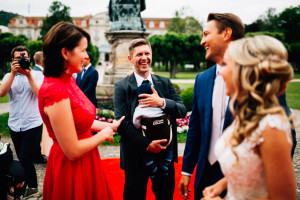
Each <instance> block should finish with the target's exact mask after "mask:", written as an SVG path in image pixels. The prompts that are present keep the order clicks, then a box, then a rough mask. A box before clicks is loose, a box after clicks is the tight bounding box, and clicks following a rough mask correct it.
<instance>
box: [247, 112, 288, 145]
mask: <svg viewBox="0 0 300 200" xmlns="http://www.w3.org/2000/svg"><path fill="white" fill-rule="evenodd" d="M267 125H269V126H270V127H271V128H276V129H278V130H282V131H284V132H285V133H286V136H287V140H288V142H289V143H290V144H292V143H293V142H292V139H291V125H290V122H289V121H288V120H287V119H285V118H284V117H283V116H281V115H280V114H274V115H271V114H269V115H267V116H265V117H264V118H263V119H262V120H261V121H260V123H259V125H258V128H257V129H256V130H255V131H254V133H253V134H252V136H251V138H250V140H251V141H252V142H253V144H254V145H260V144H261V143H263V142H264V139H263V138H262V137H261V132H262V131H263V130H264V129H265V128H266V126H267Z"/></svg>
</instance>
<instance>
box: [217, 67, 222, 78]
mask: <svg viewBox="0 0 300 200" xmlns="http://www.w3.org/2000/svg"><path fill="white" fill-rule="evenodd" d="M216 65H217V69H216V77H217V76H218V75H220V70H221V69H222V66H221V65H219V64H216Z"/></svg>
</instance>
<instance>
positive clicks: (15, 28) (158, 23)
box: [8, 12, 171, 61]
mask: <svg viewBox="0 0 300 200" xmlns="http://www.w3.org/2000/svg"><path fill="white" fill-rule="evenodd" d="M45 18H46V17H25V16H21V15H20V16H17V17H14V18H12V19H11V20H10V23H9V25H8V30H9V32H11V33H13V34H14V35H20V34H24V35H25V36H26V37H27V38H28V39H29V40H30V41H35V40H37V39H38V38H39V37H40V30H41V26H42V24H43V20H44V19H45ZM72 19H73V23H74V24H76V25H77V26H79V27H81V28H83V29H84V30H85V31H87V32H88V33H89V34H90V36H91V41H92V44H93V45H95V46H97V47H98V49H99V52H100V61H108V54H109V52H110V46H109V43H108V41H107V39H106V37H105V32H107V31H109V30H110V27H111V22H110V20H109V16H108V12H100V13H98V14H96V15H86V16H83V17H72ZM143 20H144V23H145V26H146V28H147V31H148V32H150V36H151V35H163V34H165V33H167V24H168V23H169V22H170V20H171V18H143Z"/></svg>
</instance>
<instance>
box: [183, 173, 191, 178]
mask: <svg viewBox="0 0 300 200" xmlns="http://www.w3.org/2000/svg"><path fill="white" fill-rule="evenodd" d="M181 174H182V175H186V176H189V177H191V176H192V174H190V173H187V172H181Z"/></svg>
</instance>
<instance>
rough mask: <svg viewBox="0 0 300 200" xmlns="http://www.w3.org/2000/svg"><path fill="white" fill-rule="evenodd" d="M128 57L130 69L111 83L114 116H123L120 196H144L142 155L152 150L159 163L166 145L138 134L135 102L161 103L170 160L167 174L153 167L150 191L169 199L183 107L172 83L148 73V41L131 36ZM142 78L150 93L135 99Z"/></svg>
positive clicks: (150, 105)
mask: <svg viewBox="0 0 300 200" xmlns="http://www.w3.org/2000/svg"><path fill="white" fill-rule="evenodd" d="M129 53H130V55H129V56H128V59H129V61H130V62H131V63H132V64H133V65H134V72H133V73H132V74H131V75H130V76H128V77H126V78H124V79H122V80H121V81H119V82H117V83H115V86H114V107H115V116H116V118H117V119H119V118H121V117H122V116H125V119H124V120H123V121H122V123H121V125H120V126H119V128H118V133H119V134H120V135H121V138H120V159H121V168H122V169H123V170H125V185H124V194H123V198H124V199H125V200H126V199H139V200H143V199H146V192H147V183H148V179H149V173H148V172H147V169H146V166H145V163H144V162H143V155H144V154H145V152H146V151H150V152H152V153H154V162H157V163H161V162H162V159H161V158H160V154H159V152H160V151H162V150H164V149H166V148H170V146H169V147H165V146H162V144H161V143H165V142H166V141H167V140H166V139H162V140H152V141H151V140H150V139H148V138H146V137H144V136H143V135H142V131H141V129H136V128H135V126H134V125H133V121H132V120H133V113H134V110H135V108H136V107H137V105H138V103H140V104H146V105H145V107H161V108H162V109H163V110H164V112H165V113H166V114H167V115H168V117H169V119H170V122H171V124H172V132H173V143H172V145H173V146H172V147H173V160H172V162H171V165H170V167H169V169H168V174H167V175H166V174H164V173H162V171H161V170H159V168H158V171H157V175H155V178H154V179H153V180H152V191H153V193H154V194H155V196H156V199H158V200H159V199H163V200H171V199H173V193H174V188H175V170H174V161H175V162H177V130H176V129H177V125H176V118H182V117H185V115H186V108H185V106H184V104H183V102H182V100H181V98H180V96H179V95H178V94H177V93H176V91H175V88H174V86H173V85H172V83H171V81H170V80H169V79H168V78H165V77H161V76H157V75H154V74H151V73H150V67H151V62H152V50H151V46H150V43H149V42H148V41H147V40H145V39H135V40H133V41H132V42H131V44H130V46H129ZM144 80H148V81H149V82H150V83H151V84H152V85H153V86H154V87H155V89H154V87H153V86H152V91H153V94H142V95H139V97H145V98H144V99H141V100H139V101H138V95H137V88H138V86H140V85H141V84H142V82H143V81H144Z"/></svg>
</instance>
